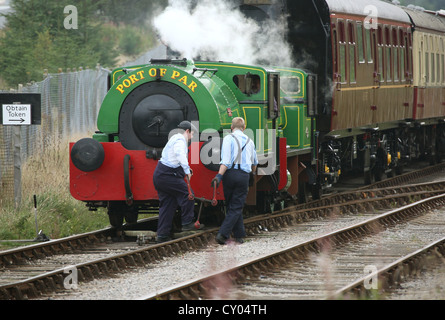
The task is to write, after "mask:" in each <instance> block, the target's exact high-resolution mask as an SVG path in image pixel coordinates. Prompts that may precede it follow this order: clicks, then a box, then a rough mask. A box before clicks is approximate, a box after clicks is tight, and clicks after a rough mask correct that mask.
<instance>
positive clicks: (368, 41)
mask: <svg viewBox="0 0 445 320" xmlns="http://www.w3.org/2000/svg"><path fill="white" fill-rule="evenodd" d="M365 36H366V55H367V56H368V62H369V63H372V62H373V60H372V48H371V29H366V30H365Z"/></svg>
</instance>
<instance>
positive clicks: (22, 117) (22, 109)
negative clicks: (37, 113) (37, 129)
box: [2, 104, 31, 125]
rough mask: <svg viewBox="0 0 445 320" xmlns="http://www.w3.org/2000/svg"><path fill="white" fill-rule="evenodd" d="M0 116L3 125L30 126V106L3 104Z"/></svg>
mask: <svg viewBox="0 0 445 320" xmlns="http://www.w3.org/2000/svg"><path fill="white" fill-rule="evenodd" d="M2 115H3V124H4V125H30V124H31V105H30V104H3V105H2Z"/></svg>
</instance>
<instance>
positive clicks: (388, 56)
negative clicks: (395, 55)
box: [385, 27, 392, 81]
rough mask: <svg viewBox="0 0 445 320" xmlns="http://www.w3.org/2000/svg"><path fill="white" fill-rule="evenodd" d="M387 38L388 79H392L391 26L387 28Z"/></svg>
mask: <svg viewBox="0 0 445 320" xmlns="http://www.w3.org/2000/svg"><path fill="white" fill-rule="evenodd" d="M385 39H386V43H385V44H386V80H387V81H391V80H392V74H391V73H392V72H391V71H392V69H391V65H392V49H391V33H390V32H389V28H388V27H386V28H385Z"/></svg>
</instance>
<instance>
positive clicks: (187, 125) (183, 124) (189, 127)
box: [178, 121, 198, 133]
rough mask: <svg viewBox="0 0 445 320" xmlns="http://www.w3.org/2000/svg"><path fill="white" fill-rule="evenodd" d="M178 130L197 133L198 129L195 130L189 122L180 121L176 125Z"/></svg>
mask: <svg viewBox="0 0 445 320" xmlns="http://www.w3.org/2000/svg"><path fill="white" fill-rule="evenodd" d="M178 128H179V129H183V130H190V131H193V132H195V133H198V129H196V127H195V126H194V125H193V124H192V123H191V122H190V121H182V122H181V123H180V124H179V125H178Z"/></svg>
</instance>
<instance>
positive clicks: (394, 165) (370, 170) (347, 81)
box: [239, 0, 445, 188]
mask: <svg viewBox="0 0 445 320" xmlns="http://www.w3.org/2000/svg"><path fill="white" fill-rule="evenodd" d="M239 6H240V8H241V10H242V11H244V12H245V14H246V15H247V16H249V17H252V18H254V19H257V20H264V19H278V16H277V13H278V14H280V15H281V14H282V12H284V14H286V15H287V17H288V18H287V22H288V33H287V39H288V41H289V43H290V44H291V45H292V50H293V56H294V57H295V62H296V64H298V63H301V62H304V63H306V64H307V63H308V61H303V60H306V59H304V57H307V56H309V57H312V60H311V61H309V62H310V63H311V64H312V68H311V71H312V72H314V73H316V74H317V75H318V80H319V83H318V88H319V94H318V96H319V104H318V115H317V132H319V135H320V145H321V149H320V152H319V158H318V160H319V167H318V170H319V171H323V170H324V171H325V173H329V175H323V174H320V175H318V179H319V185H320V188H323V187H324V186H326V185H328V181H334V182H335V181H336V180H337V179H338V176H339V173H347V172H355V173H361V174H363V177H364V181H365V183H370V182H372V181H373V180H375V179H377V180H379V179H381V178H382V174H383V173H386V174H387V175H388V176H391V175H393V174H394V173H400V172H401V171H402V169H403V165H404V164H405V163H406V162H408V161H410V160H412V159H418V158H422V157H424V158H428V159H429V160H430V162H432V163H434V162H437V161H439V160H440V158H441V157H443V153H444V150H445V143H444V142H445V139H444V130H445V129H444V118H445V110H444V100H445V95H444V93H445V92H444V88H445V79H444V76H443V73H444V63H445V62H444V40H443V39H444V28H443V25H444V23H445V17H444V16H443V15H440V14H439V13H435V12H428V11H425V12H422V11H413V10H410V9H407V8H404V7H400V6H396V5H394V4H392V3H389V2H385V1H379V0H371V1H368V0H299V1H278V2H277V1H250V0H244V1H239Z"/></svg>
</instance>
